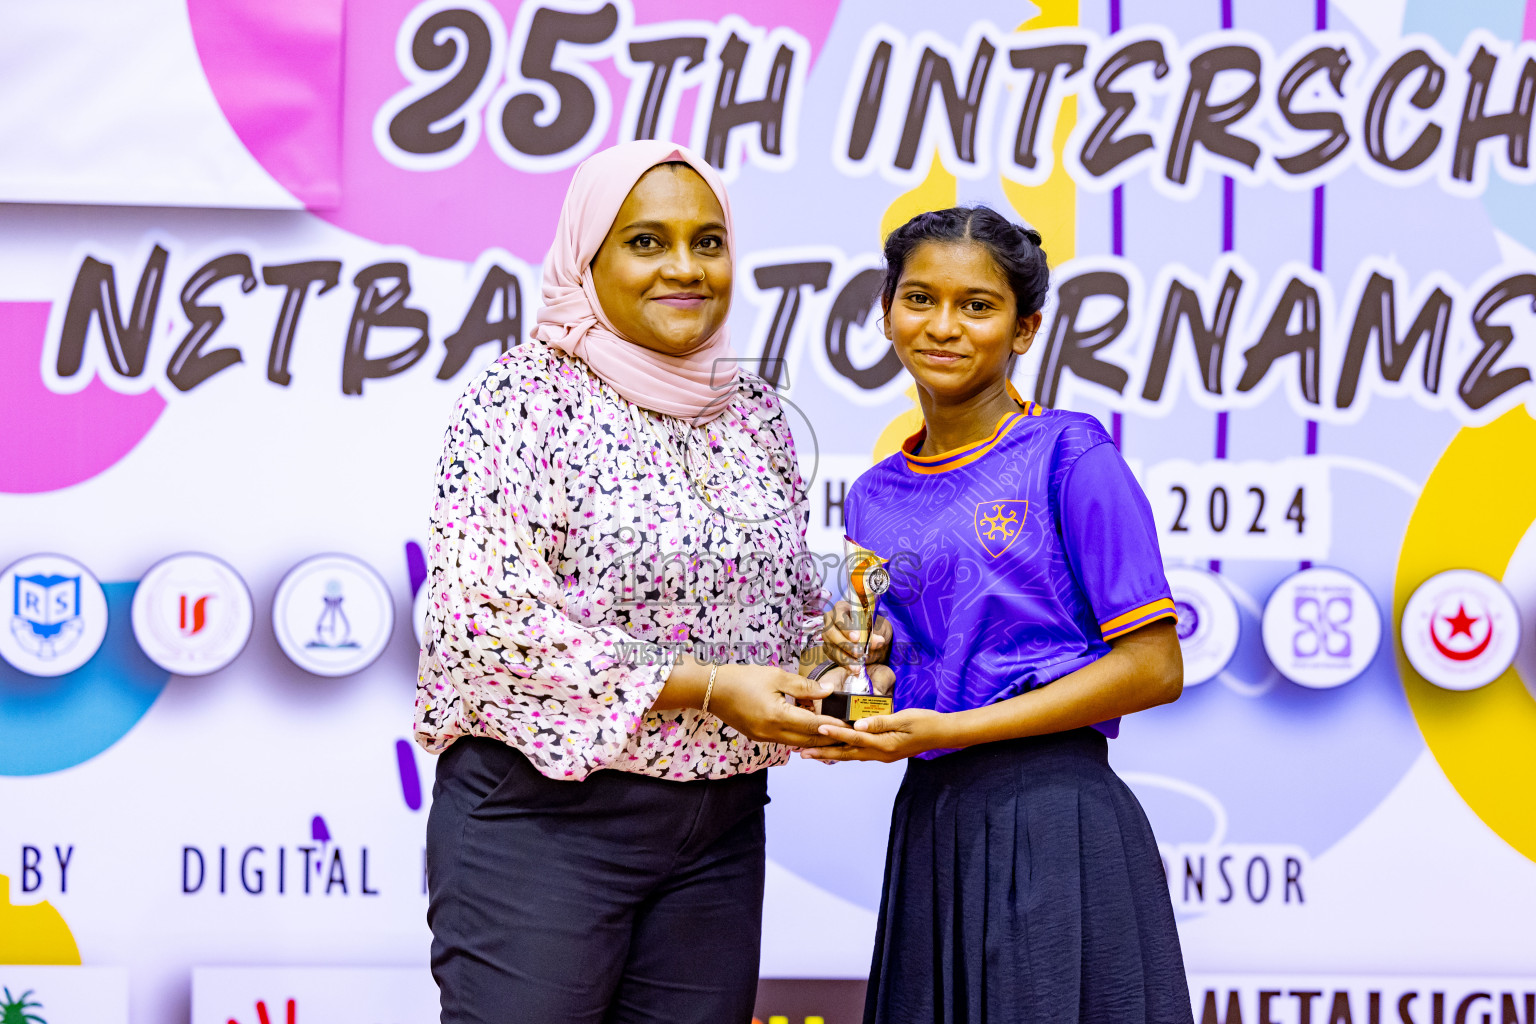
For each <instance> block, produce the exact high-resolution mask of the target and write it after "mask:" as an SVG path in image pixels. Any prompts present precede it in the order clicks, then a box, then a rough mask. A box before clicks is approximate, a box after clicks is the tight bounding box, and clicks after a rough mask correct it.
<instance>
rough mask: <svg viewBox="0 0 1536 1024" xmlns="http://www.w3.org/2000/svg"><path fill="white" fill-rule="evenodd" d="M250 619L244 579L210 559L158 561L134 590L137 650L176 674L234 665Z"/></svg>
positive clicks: (175, 557) (186, 557)
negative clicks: (139, 649)
mask: <svg viewBox="0 0 1536 1024" xmlns="http://www.w3.org/2000/svg"><path fill="white" fill-rule="evenodd" d="M254 618H255V615H254V610H253V607H252V604H251V592H250V590H248V589H247V588H246V585H245V581H244V580H242V579H241V578H240V576H239V574H238V573H236V572H235V570H234V569H232V568H230V567H229V566H228V565H226V564H225V563H224V562H222V561H220V560H219V559H217V558H214V557H213V556H212V555H202V554H181V555H172V556H171V557H169V558H166V559H162V560H161V561H159V562H156V563H155V564H154V565H153V566H151V567H150V569H149V571H148V572H146V573H145V574H144V578H143V579H142V580H140V581H139V586H138V589H136V590H135V591H134V592H133V634H134V636H135V637H136V638H137V639H138V641H139V647H140V648H142V649H143V651H144V653H145V654H146V655H147V656H148V657H149V660H150V661H153V662H154V663H155V664H156V665H159V666H160V667H161V668H163V669H165V670H166V671H167V672H170V673H173V674H175V675H178V676H205V675H208V674H209V673H211V672H217V671H218V670H219V669H221V668H223V667H224V666H225V665H228V664H229V663H230V662H232V661H234V660H235V658H236V657H238V656H239V654H240V652H241V651H243V650H245V645H246V642H247V641H248V640H250V638H251V624H252V621H253V620H254Z"/></svg>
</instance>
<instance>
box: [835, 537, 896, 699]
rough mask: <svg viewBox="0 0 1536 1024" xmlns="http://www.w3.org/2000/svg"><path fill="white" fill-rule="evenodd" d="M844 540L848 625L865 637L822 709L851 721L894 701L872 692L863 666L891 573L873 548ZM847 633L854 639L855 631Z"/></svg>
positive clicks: (867, 655) (871, 683)
mask: <svg viewBox="0 0 1536 1024" xmlns="http://www.w3.org/2000/svg"><path fill="white" fill-rule="evenodd" d="M844 543H845V548H846V550H847V561H848V579H849V583H850V591H851V593H850V595H849V596H850V601H849V604H850V605H851V606H852V608H853V622H852V623H851V624H850V625H851V627H852V629H853V630H854V631H855V633H858V632H862V633H863V634H864V637H863V642H862V643H861V644H860V646H859V653H858V655H857V656H856V657H855V659H854V663H853V665H851V666H849V668H848V672H847V674H846V675H845V676H844V677H843V678H842V680H841V681H840V683H839V684H838V689H837V690H835V691H833V692H832V693H830V694H828V695H827V696H825V697H823V698H822V701H821V713H822V714H824V715H828V716H830V717H832V718H841V719H842V720H843V721H845V722H847V723H849V724H850V725H851V724H853V723H854V722H857V721H858V720H859V719H861V718H869V717H871V716H874V715H888V714H890V713H891V710H892V708H893V707H894V705H895V702H894V701H893V700H892V699H891V697H890V696H889V695H887V694H880V693H876V692H875V687H874V683H873V681H872V680H871V679H870V678H869V672H868V671H866V669H865V665H866V662H867V659H868V657H869V641H870V638H871V637H873V636H874V627H875V612H876V609H878V608H879V606H880V595H882V594H884V593H885V592H886V591H887V590H890V589H891V573H890V570H888V569H886V567H885V559H883V558H881V557H880V556H879V555H877V554H875V553H874V552H873V551H870V550H869V549H868V548H864V547H860V546H859V545H858V544H856V543H854V542H853V541H852V540H846V541H845V542H844ZM840 625H841V624H840ZM846 631H847V630H846V629H845V632H846ZM850 636H851V637H852V638H853V639H855V640H857V636H856V635H855V634H854V633H851V634H850Z"/></svg>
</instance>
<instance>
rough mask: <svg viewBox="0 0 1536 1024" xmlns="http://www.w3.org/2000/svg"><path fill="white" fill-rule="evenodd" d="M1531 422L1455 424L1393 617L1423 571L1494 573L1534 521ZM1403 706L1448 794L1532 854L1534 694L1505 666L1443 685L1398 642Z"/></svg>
mask: <svg viewBox="0 0 1536 1024" xmlns="http://www.w3.org/2000/svg"><path fill="white" fill-rule="evenodd" d="M1533 464H1536V420H1533V419H1532V418H1531V416H1530V414H1529V413H1527V412H1526V411H1525V409H1524V408H1517V409H1513V410H1511V411H1510V412H1507V413H1505V414H1504V415H1503V416H1501V417H1499V418H1498V419H1497V420H1494V421H1493V422H1492V423H1490V424H1488V425H1487V426H1484V427H1468V428H1463V429H1462V430H1460V431H1459V432H1457V434H1456V436H1455V437H1454V438H1452V439H1451V443H1450V445H1448V446H1447V447H1446V449H1445V453H1444V454H1443V455H1441V456H1440V461H1439V462H1438V463H1436V465H1435V468H1434V471H1433V472H1431V473H1430V475H1429V480H1428V481H1426V482H1425V484H1424V490H1423V492H1422V493H1421V494H1420V495H1419V501H1418V504H1417V505H1415V506H1414V509H1413V516H1412V518H1410V519H1409V521H1408V532H1407V534H1406V536H1404V538H1403V550H1402V553H1401V554H1400V555H1399V556H1398V562H1397V579H1396V582H1395V584H1394V586H1393V595H1392V606H1393V616H1392V618H1393V621H1394V622H1400V621H1402V615H1403V606H1404V605H1406V604H1407V603H1408V598H1409V597H1410V596H1411V595H1412V594H1413V592H1414V590H1415V589H1416V588H1417V587H1418V586H1419V585H1420V584H1421V583H1423V582H1424V581H1425V580H1427V579H1429V577H1431V576H1433V575H1435V574H1436V573H1439V572H1443V571H1445V570H1446V569H1476V570H1477V571H1478V572H1482V573H1487V574H1488V575H1489V576H1492V577H1493V578H1494V579H1502V578H1503V576H1504V573H1505V570H1506V569H1507V568H1508V567H1509V559H1510V556H1511V555H1513V554H1514V551H1515V548H1516V546H1517V545H1518V544H1519V543H1520V540H1521V538H1522V537H1524V536H1525V534H1526V532H1527V531H1528V530H1529V529H1530V528H1531V524H1532V522H1533V521H1536V476H1532V475H1531V474H1530V473H1529V472H1524V471H1516V467H1521V466H1527V467H1528V466H1531V465H1533ZM1397 668H1398V672H1399V673H1400V674H1401V676H1402V680H1403V689H1404V690H1405V691H1407V694H1408V705H1409V707H1410V708H1412V709H1413V717H1414V718H1415V719H1416V720H1417V721H1418V723H1419V729H1420V730H1421V731H1422V732H1423V733H1424V742H1425V743H1426V744H1428V745H1429V749H1430V751H1431V753H1433V754H1434V755H1435V760H1436V761H1438V762H1439V764H1440V768H1441V770H1442V771H1444V772H1445V775H1446V778H1448V779H1449V780H1450V781H1451V785H1453V786H1455V787H1456V792H1458V793H1459V794H1461V798H1462V799H1463V800H1465V801H1466V802H1467V806H1469V807H1471V808H1472V810H1473V811H1474V812H1475V813H1476V814H1477V816H1478V817H1479V818H1481V819H1483V821H1484V822H1485V823H1486V824H1487V825H1488V827H1489V828H1491V829H1493V830H1494V831H1495V832H1497V833H1498V834H1499V835H1500V836H1502V837H1503V839H1504V841H1505V842H1507V843H1509V845H1511V846H1513V847H1514V848H1515V849H1516V850H1519V851H1520V852H1521V853H1522V854H1524V855H1525V856H1526V857H1528V858H1529V859H1531V860H1536V699H1533V698H1532V696H1531V693H1530V691H1528V690H1527V689H1526V688H1525V686H1524V685H1523V684H1522V683H1521V681H1520V677H1519V675H1518V673H1517V671H1516V670H1515V669H1513V668H1511V669H1510V670H1509V671H1508V672H1505V673H1504V674H1503V675H1502V676H1500V677H1499V678H1498V679H1495V680H1494V681H1493V682H1492V683H1489V684H1488V685H1487V686H1484V687H1482V688H1481V689H1477V690H1467V691H1460V692H1458V691H1453V690H1442V689H1441V688H1440V687H1438V686H1434V685H1432V684H1431V683H1429V682H1427V681H1426V680H1425V679H1424V678H1423V677H1422V676H1420V675H1419V674H1418V673H1417V672H1415V671H1414V670H1413V666H1412V665H1411V664H1409V662H1408V658H1407V657H1406V656H1405V655H1404V654H1403V647H1402V641H1401V638H1398V640H1397Z"/></svg>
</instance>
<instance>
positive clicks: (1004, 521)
mask: <svg viewBox="0 0 1536 1024" xmlns="http://www.w3.org/2000/svg"><path fill="white" fill-rule="evenodd" d="M1028 512H1029V502H1028V501H1027V500H1025V499H1023V498H1000V499H996V500H993V501H979V502H977V503H976V511H975V513H974V514H973V515H972V518H971V525H972V526H974V527H975V529H976V539H977V540H979V541H981V547H982V550H983V551H985V552H986V553H987V554H988V555H989V556H990V557H992V558H997V557H998V556H999V555H1001V554H1002V553H1003V552H1004V551H1007V550H1008V549H1009V548H1011V547H1013V542H1014V541H1016V540H1018V538H1019V534H1021V533H1023V532H1024V516H1025V515H1026V514H1027V513H1028Z"/></svg>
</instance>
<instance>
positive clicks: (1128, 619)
mask: <svg viewBox="0 0 1536 1024" xmlns="http://www.w3.org/2000/svg"><path fill="white" fill-rule="evenodd" d="M1178 617H1179V615H1178V612H1177V611H1175V610H1174V607H1173V598H1171V597H1164V598H1159V599H1158V600H1156V601H1153V602H1152V603H1150V604H1144V605H1142V606H1141V607H1140V608H1132V609H1131V610H1130V611H1128V612H1126V613H1125V614H1124V615H1116V616H1115V617H1114V618H1112V619H1108V620H1106V621H1104V622H1101V623H1099V632H1101V633H1102V634H1104V639H1105V640H1113V639H1114V638H1115V637H1117V636H1124V635H1125V634H1126V633H1129V632H1130V631H1131V630H1133V629H1140V628H1141V627H1142V626H1145V625H1146V624H1147V623H1149V622H1156V621H1157V620H1158V619H1177V618H1178Z"/></svg>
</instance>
